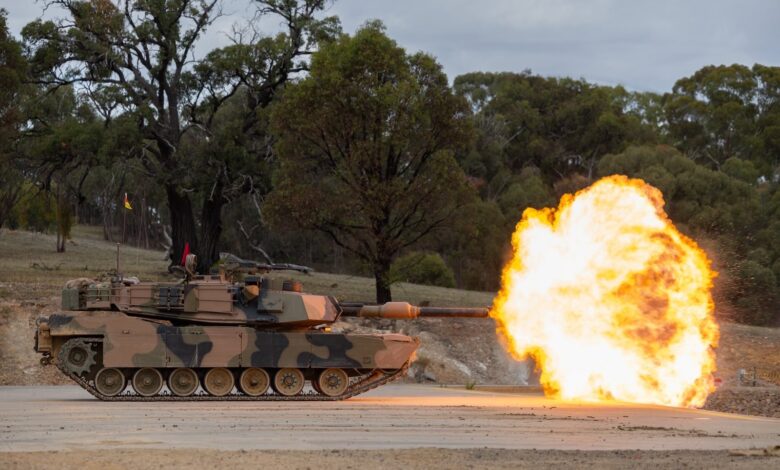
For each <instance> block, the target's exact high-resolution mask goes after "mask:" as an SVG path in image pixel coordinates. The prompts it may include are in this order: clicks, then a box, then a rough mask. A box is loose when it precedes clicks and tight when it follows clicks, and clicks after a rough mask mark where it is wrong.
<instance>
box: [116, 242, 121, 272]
mask: <svg viewBox="0 0 780 470" xmlns="http://www.w3.org/2000/svg"><path fill="white" fill-rule="evenodd" d="M119 245H120V244H119V243H117V244H116V275H117V276H118V277H119V278H120V279H122V274H120V272H119Z"/></svg>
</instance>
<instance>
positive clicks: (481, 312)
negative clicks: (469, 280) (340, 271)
mask: <svg viewBox="0 0 780 470" xmlns="http://www.w3.org/2000/svg"><path fill="white" fill-rule="evenodd" d="M339 307H341V314H342V315H343V316H345V317H363V318H395V319H407V320H408V319H413V318H418V317H428V318H485V317H487V316H488V310H489V309H488V308H487V307H417V306H415V305H411V304H409V303H407V302H387V303H386V304H381V305H367V304H361V303H352V302H345V303H340V304H339Z"/></svg>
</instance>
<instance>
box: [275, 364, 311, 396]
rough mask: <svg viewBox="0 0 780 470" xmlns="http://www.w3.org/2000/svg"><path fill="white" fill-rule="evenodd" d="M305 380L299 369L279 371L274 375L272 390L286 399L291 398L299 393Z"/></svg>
mask: <svg viewBox="0 0 780 470" xmlns="http://www.w3.org/2000/svg"><path fill="white" fill-rule="evenodd" d="M305 383H306V379H305V378H304V376H303V372H301V370H300V369H295V368H285V369H279V370H278V371H276V374H274V383H273V388H274V391H276V393H278V394H280V395H284V396H286V397H292V396H295V395H298V394H299V393H301V390H303V385H304V384H305Z"/></svg>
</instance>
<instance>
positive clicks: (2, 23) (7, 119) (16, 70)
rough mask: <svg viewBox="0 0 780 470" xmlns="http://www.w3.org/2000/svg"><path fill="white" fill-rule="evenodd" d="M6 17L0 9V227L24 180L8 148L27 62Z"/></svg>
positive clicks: (18, 117) (14, 131) (13, 141)
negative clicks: (12, 34) (0, 170)
mask: <svg viewBox="0 0 780 470" xmlns="http://www.w3.org/2000/svg"><path fill="white" fill-rule="evenodd" d="M6 16H7V12H6V11H5V10H4V9H0V168H2V169H3V171H2V172H0V227H2V226H3V225H4V224H5V223H6V222H7V221H8V217H9V216H10V214H11V211H12V210H13V206H14V205H15V204H16V202H17V201H18V200H19V197H20V195H21V190H22V185H23V182H24V178H23V176H22V174H21V172H20V171H19V168H18V167H17V165H15V164H14V161H13V156H12V152H11V151H10V150H11V149H13V147H14V146H15V145H16V142H17V140H18V135H19V126H20V124H21V121H22V120H23V113H22V112H21V109H20V108H21V103H20V101H21V96H22V94H23V91H24V84H23V80H24V76H25V73H26V70H27V63H26V61H25V59H24V57H23V56H22V48H21V45H20V44H19V42H18V41H16V40H15V39H14V38H13V37H12V36H11V35H10V33H9V32H8V26H7V24H6Z"/></svg>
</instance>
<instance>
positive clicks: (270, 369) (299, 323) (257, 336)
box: [35, 255, 487, 401]
mask: <svg viewBox="0 0 780 470" xmlns="http://www.w3.org/2000/svg"><path fill="white" fill-rule="evenodd" d="M190 256H191V257H192V255H190ZM194 261H195V260H194V257H192V258H191V259H188V263H187V265H188V266H194V265H195V263H194ZM278 269H296V270H303V268H302V267H300V266H295V265H266V264H259V263H254V262H248V261H244V260H240V259H239V258H236V257H232V256H230V257H227V262H226V263H223V265H222V269H221V270H220V273H219V275H195V274H194V273H193V272H192V271H191V270H190V271H189V273H188V275H187V276H186V278H185V279H184V280H182V281H180V282H167V283H164V282H139V281H138V280H137V279H134V278H129V279H128V278H121V277H115V278H113V279H111V280H110V281H109V282H103V283H100V282H94V281H91V280H88V279H77V280H73V281H69V282H68V283H67V284H66V286H65V288H64V289H63V291H62V307H63V309H64V310H70V311H73V312H72V313H58V314H54V315H51V316H49V317H41V318H39V320H38V325H37V329H36V333H35V350H36V351H37V352H38V353H41V354H42V355H43V357H42V359H41V363H42V364H49V363H52V362H53V363H55V364H56V366H57V367H58V368H59V369H60V370H61V371H62V372H63V373H64V374H65V375H67V376H68V377H69V378H71V379H72V380H74V381H75V382H76V383H78V384H79V385H81V386H82V387H83V388H84V389H86V390H87V391H89V392H90V393H91V394H92V395H94V396H95V397H97V398H100V399H102V400H137V401H156V400H342V399H345V398H349V397H352V396H355V395H357V394H360V393H363V392H365V391H368V390H370V389H372V388H375V387H377V386H379V385H382V384H385V383H387V382H389V381H391V380H393V379H395V378H398V377H400V376H401V375H403V374H404V372H405V371H406V369H407V368H408V366H409V364H410V362H411V361H412V360H413V358H414V353H415V351H416V349H417V347H418V346H419V340H418V339H417V338H412V337H409V336H405V335H402V334H392V333H391V334H344V333H337V332H332V331H331V329H330V327H329V325H331V324H332V323H334V322H336V321H337V320H338V319H339V318H341V317H375V318H393V319H414V318H418V317H445V318H446V317H450V318H451V317H472V318H475V317H485V316H487V309H486V308H436V307H416V306H412V305H410V304H408V303H406V302H389V303H386V304H382V305H367V304H360V303H341V302H339V301H337V300H336V299H335V298H334V297H331V296H325V295H312V294H306V293H303V292H302V288H301V284H300V282H297V281H278V280H275V279H271V278H269V277H268V276H262V275H261V274H265V273H267V272H268V271H271V270H278ZM237 272H241V273H242V277H243V278H242V279H241V280H236V273H237ZM307 382H308V384H310V387H309V388H310V390H306V389H305V385H306V384H307ZM128 385H129V386H128Z"/></svg>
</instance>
